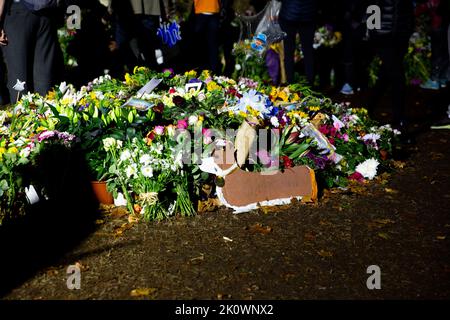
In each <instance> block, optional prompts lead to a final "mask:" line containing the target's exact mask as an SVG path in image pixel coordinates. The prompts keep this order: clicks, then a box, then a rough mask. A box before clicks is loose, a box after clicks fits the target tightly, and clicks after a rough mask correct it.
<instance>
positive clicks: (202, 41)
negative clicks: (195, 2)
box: [194, 14, 220, 73]
mask: <svg viewBox="0 0 450 320" xmlns="http://www.w3.org/2000/svg"><path fill="white" fill-rule="evenodd" d="M219 25H220V20H219V15H218V14H196V15H195V28H194V33H195V35H196V36H197V41H199V49H200V50H199V51H198V52H199V53H202V52H203V53H206V54H207V59H206V61H205V60H204V62H203V63H202V65H201V67H202V68H203V69H208V70H211V71H213V72H215V73H216V72H219V71H220V70H219V40H218V38H219Z"/></svg>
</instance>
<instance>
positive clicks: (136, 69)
mask: <svg viewBox="0 0 450 320" xmlns="http://www.w3.org/2000/svg"><path fill="white" fill-rule="evenodd" d="M147 71H148V68H146V67H138V66H136V67H134V69H133V73H134V74H136V73H138V72H147ZM125 77H126V75H125Z"/></svg>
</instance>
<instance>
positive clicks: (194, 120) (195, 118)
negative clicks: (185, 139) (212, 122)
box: [188, 116, 198, 126]
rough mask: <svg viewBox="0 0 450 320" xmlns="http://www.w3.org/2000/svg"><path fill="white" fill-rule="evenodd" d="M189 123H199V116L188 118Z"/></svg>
mask: <svg viewBox="0 0 450 320" xmlns="http://www.w3.org/2000/svg"><path fill="white" fill-rule="evenodd" d="M188 122H189V125H190V126H193V125H195V124H197V122H198V117H197V116H190V117H189V119H188Z"/></svg>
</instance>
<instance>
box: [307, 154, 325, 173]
mask: <svg viewBox="0 0 450 320" xmlns="http://www.w3.org/2000/svg"><path fill="white" fill-rule="evenodd" d="M306 156H307V157H308V158H309V159H311V160H313V161H314V164H315V166H316V167H317V168H319V169H325V167H326V165H327V161H328V159H327V158H325V157H321V156H316V155H314V154H313V153H312V152H308V154H307V155H306Z"/></svg>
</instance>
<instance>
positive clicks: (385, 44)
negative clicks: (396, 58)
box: [367, 37, 393, 116]
mask: <svg viewBox="0 0 450 320" xmlns="http://www.w3.org/2000/svg"><path fill="white" fill-rule="evenodd" d="M391 42H392V41H390V40H389V39H388V38H386V37H382V38H379V39H378V38H377V39H374V40H373V41H372V43H371V45H372V46H373V48H374V50H375V52H376V54H377V55H378V57H379V58H380V59H381V61H382V62H383V63H382V64H381V68H380V71H379V72H378V79H377V82H376V84H375V86H374V87H373V90H372V93H371V95H370V97H369V99H368V102H367V107H368V110H369V113H370V114H371V115H372V116H373V115H374V111H375V108H376V107H377V105H378V103H379V101H380V100H381V98H382V97H383V95H384V94H385V93H386V91H387V89H388V87H389V85H390V83H391V80H392V79H391V77H390V68H391V66H392V63H393V48H392V44H391Z"/></svg>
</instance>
